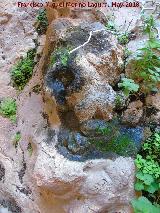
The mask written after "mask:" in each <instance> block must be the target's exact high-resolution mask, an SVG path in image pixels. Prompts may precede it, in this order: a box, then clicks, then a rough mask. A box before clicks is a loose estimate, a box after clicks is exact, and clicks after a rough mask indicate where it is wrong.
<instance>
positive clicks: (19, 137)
mask: <svg viewBox="0 0 160 213" xmlns="http://www.w3.org/2000/svg"><path fill="white" fill-rule="evenodd" d="M20 139H21V133H20V132H17V133H16V134H15V136H14V138H13V145H14V147H15V148H17V146H18V142H19V141H20Z"/></svg>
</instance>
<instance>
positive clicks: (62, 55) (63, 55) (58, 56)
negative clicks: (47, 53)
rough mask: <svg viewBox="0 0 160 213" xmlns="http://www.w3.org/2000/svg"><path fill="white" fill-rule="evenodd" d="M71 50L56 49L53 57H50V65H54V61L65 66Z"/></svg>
mask: <svg viewBox="0 0 160 213" xmlns="http://www.w3.org/2000/svg"><path fill="white" fill-rule="evenodd" d="M70 49H71V48H69V47H67V48H58V49H57V50H56V51H55V52H54V53H53V55H52V56H51V65H53V64H55V63H56V61H58V60H59V61H60V62H61V63H62V65H63V66H67V64H68V60H69V58H70V54H69V51H70Z"/></svg>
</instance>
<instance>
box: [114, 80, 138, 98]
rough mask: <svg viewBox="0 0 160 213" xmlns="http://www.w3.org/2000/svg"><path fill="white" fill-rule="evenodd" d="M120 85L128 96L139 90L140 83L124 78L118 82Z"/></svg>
mask: <svg viewBox="0 0 160 213" xmlns="http://www.w3.org/2000/svg"><path fill="white" fill-rule="evenodd" d="M118 87H119V88H122V89H123V92H124V94H125V95H126V96H128V95H130V93H133V92H137V91H138V89H139V85H138V84H136V83H135V82H134V80H132V79H129V78H122V82H121V83H119V84H118Z"/></svg>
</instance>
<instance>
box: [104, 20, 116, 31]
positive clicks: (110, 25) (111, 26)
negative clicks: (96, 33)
mask: <svg viewBox="0 0 160 213" xmlns="http://www.w3.org/2000/svg"><path fill="white" fill-rule="evenodd" d="M106 29H107V30H110V31H113V32H116V31H117V30H116V26H115V23H114V22H113V21H108V23H107V25H106Z"/></svg>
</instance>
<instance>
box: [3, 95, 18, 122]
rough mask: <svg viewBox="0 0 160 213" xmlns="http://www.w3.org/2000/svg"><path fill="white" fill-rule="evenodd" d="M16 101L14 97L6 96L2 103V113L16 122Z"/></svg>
mask: <svg viewBox="0 0 160 213" xmlns="http://www.w3.org/2000/svg"><path fill="white" fill-rule="evenodd" d="M16 110H17V105H16V101H15V100H14V99H12V98H6V99H4V100H3V101H2V102H1V103H0V114H1V115H3V116H4V117H7V118H9V119H10V120H11V121H12V122H16Z"/></svg>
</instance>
